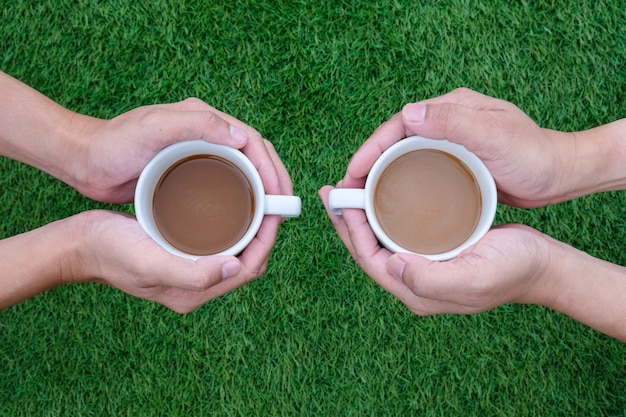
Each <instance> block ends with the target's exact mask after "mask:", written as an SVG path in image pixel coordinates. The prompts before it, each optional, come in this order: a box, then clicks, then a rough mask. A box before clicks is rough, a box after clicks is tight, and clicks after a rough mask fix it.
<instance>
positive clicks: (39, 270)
mask: <svg viewBox="0 0 626 417" xmlns="http://www.w3.org/2000/svg"><path fill="white" fill-rule="evenodd" d="M76 230H77V227H76V220H75V219H74V218H73V217H70V218H68V219H63V220H59V221H56V222H54V223H50V224H48V225H46V226H43V227H41V228H39V229H36V230H32V231H30V232H27V233H23V234H20V235H17V236H13V237H10V238H7V239H4V240H0V309H4V308H7V307H9V306H12V305H14V304H17V303H19V302H21V301H23V300H25V299H27V298H29V297H32V296H34V295H36V294H39V293H41V292H43V291H46V290H49V289H52V288H54V287H56V286H59V285H61V284H62V283H64V282H65V281H66V280H68V279H70V278H71V276H72V274H73V271H74V270H75V269H76V268H77V265H76V262H77V261H78V257H77V256H76V254H77V253H78V246H79V244H80V243H79V241H78V239H76Z"/></svg>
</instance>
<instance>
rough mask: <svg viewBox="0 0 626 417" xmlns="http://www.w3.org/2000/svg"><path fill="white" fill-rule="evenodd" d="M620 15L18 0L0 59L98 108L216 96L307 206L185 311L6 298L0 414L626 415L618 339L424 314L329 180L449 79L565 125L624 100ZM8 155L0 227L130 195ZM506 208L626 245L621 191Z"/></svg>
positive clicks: (574, 240) (616, 109) (110, 293)
mask: <svg viewBox="0 0 626 417" xmlns="http://www.w3.org/2000/svg"><path fill="white" fill-rule="evenodd" d="M625 28H626V8H625V7H624V2H623V1H620V0H612V1H602V0H584V1H580V2H575V3H571V4H570V3H567V2H566V3H564V4H563V3H562V2H556V1H520V2H508V1H507V2H499V1H496V0H489V1H487V0H478V1H467V0H447V1H424V2H418V1H415V0H384V1H383V0H371V1H363V0H361V1H357V0H341V1H335V2H323V1H307V0H299V1H298V0H293V1H288V0H261V1H259V0H244V1H236V2H235V1H233V2H210V1H202V0H186V1H183V0H181V1H166V0H152V1H143V0H139V1H137V0H135V1H130V0H128V1H124V0H111V1H108V2H95V1H86V0H42V1H26V0H7V1H5V2H3V3H2V5H1V6H0V70H2V71H5V72H7V73H8V74H10V75H12V76H14V77H16V78H18V79H20V80H22V81H24V82H26V83H27V84H29V85H31V86H33V87H34V88H36V89H38V90H39V91H41V92H43V93H44V94H46V95H48V96H49V97H51V98H52V99H54V100H55V101H57V102H59V103H61V104H63V105H64V106H66V107H68V108H70V109H72V110H74V111H77V112H81V113H85V114H89V115H92V116H97V117H101V118H111V117H114V116H115V115H117V114H119V113H122V112H124V111H127V110H130V109H132V108H134V107H137V106H141V105H147V104H154V103H162V102H172V101H178V100H181V99H184V98H186V97H189V96H195V97H199V98H201V99H203V100H205V101H207V102H208V103H210V104H211V105H213V106H215V107H217V108H219V109H221V110H223V111H225V112H227V113H230V114H232V115H234V116H235V117H237V118H239V119H241V120H243V121H244V122H246V123H248V124H249V125H251V126H253V127H255V128H257V129H258V130H259V131H260V132H261V133H262V134H263V135H264V136H265V137H266V138H268V139H269V140H271V141H272V142H273V143H274V145H275V147H276V150H277V152H278V154H279V155H280V156H281V158H282V160H283V161H284V163H285V165H286V167H287V169H288V170H289V172H290V173H291V177H292V180H293V183H294V189H295V193H296V194H297V195H300V196H301V197H302V200H303V212H302V216H301V217H299V218H297V219H290V220H288V221H287V222H286V223H285V224H284V225H283V226H282V228H281V230H280V234H279V237H278V241H277V243H276V247H275V250H274V252H273V254H272V257H271V260H270V264H269V267H268V270H267V273H266V275H265V276H264V277H263V278H261V279H259V280H256V281H254V282H252V283H250V284H248V285H246V286H244V287H242V288H240V289H237V290H236V291H234V292H232V293H230V294H227V295H225V296H223V297H221V298H219V299H216V300H214V301H212V302H210V303H208V304H207V305H205V306H203V307H202V308H200V309H198V310H196V311H195V312H193V313H191V314H188V315H184V316H181V315H178V314H176V313H173V312H171V311H169V310H167V309H166V308H164V307H162V306H160V305H158V304H154V303H151V302H148V301H143V300H139V299H136V298H132V297H130V296H128V295H126V294H124V293H122V292H120V291H117V290H115V289H113V288H109V287H106V286H102V285H98V284H87V285H74V286H66V287H61V288H57V289H55V290H53V291H50V292H47V293H44V294H41V295H39V296H37V297H34V298H33V299H31V300H28V301H25V302H23V303H21V304H19V305H17V306H14V307H12V308H9V309H7V310H5V311H3V312H0V415H2V416H26V415H33V416H66V415H85V416H90V415H107V416H108V415H171V416H196V415H228V416H238V415H300V416H305V415H315V416H318V415H341V416H353V415H354V416H356V415H376V416H379V415H380V416H384V415H394V416H395V415H420V416H439V415H448V416H451V415H463V416H467V415H476V416H492V415H516V416H518V415H519V416H525V415H532V416H535V415H541V416H557V415H559V416H572V415H584V416H593V415H602V416H609V415H610V416H620V415H621V416H625V415H626V411H625V410H626V345H625V344H623V343H621V342H618V341H616V340H614V339H611V338H609V337H607V336H604V335H602V334H599V333H597V332H595V331H593V330H591V329H589V328H587V327H585V326H584V325H582V324H579V323H577V322H575V321H573V320H572V319H570V318H568V317H566V316H564V315H562V314H560V313H556V312H553V311H550V310H548V309H545V308H543V307H537V306H528V305H506V306H502V307H499V308H496V309H494V310H492V311H489V312H485V313H481V314H477V315H473V316H456V315H440V316H434V317H416V316H414V315H413V314H411V313H410V311H408V310H407V309H406V308H405V307H404V306H403V305H402V304H401V303H400V302H399V301H397V300H396V299H394V298H393V297H392V296H391V295H389V294H388V293H386V292H385V291H384V290H382V289H381V288H380V287H378V286H377V285H376V284H375V283H374V282H373V281H372V280H370V279H369V278H368V277H367V276H366V275H365V274H363V273H362V272H361V271H360V269H359V268H358V267H357V266H356V265H355V263H354V262H353V261H352V259H351V258H350V256H349V254H348V252H347V251H346V250H345V248H344V247H343V246H342V244H341V242H340V240H339V238H338V237H337V236H336V234H335V232H334V229H333V228H332V226H331V224H330V222H329V221H328V219H327V217H326V215H325V213H324V210H323V206H322V204H321V202H320V201H319V199H318V197H317V190H318V189H319V188H320V187H321V186H322V185H324V184H334V183H335V182H336V181H338V180H339V179H340V178H341V177H342V176H343V173H344V171H345V167H346V164H347V162H348V160H349V158H350V156H351V155H352V154H353V153H354V151H355V150H356V149H357V148H358V147H359V145H360V144H361V143H362V142H363V141H364V140H365V139H366V138H367V137H368V136H369V135H370V134H371V133H372V131H373V130H374V129H375V128H376V127H377V126H378V125H379V124H380V123H382V122H383V121H384V120H386V119H387V118H389V117H390V116H391V115H392V114H394V113H396V112H397V111H399V110H400V109H401V108H402V106H403V105H404V104H405V103H408V102H411V101H417V100H420V99H424V98H428V97H432V96H436V95H440V94H443V93H445V92H448V91H450V90H452V89H454V88H456V87H460V86H465V87H470V88H472V89H475V90H478V91H480V92H482V93H485V94H489V95H492V96H496V97H499V98H502V99H506V100H509V101H512V102H514V103H515V104H517V105H518V106H519V107H520V108H522V109H523V110H524V111H526V112H527V113H528V114H529V115H530V116H531V117H532V118H533V119H535V120H536V121H537V122H538V123H539V124H540V125H542V126H545V127H549V128H553V129H557V130H564V131H575V130H582V129H587V128H591V127H594V126H596V125H599V124H603V123H607V122H610V121H613V120H616V119H619V118H622V117H624V109H625V108H626V29H625ZM0 95H1V92H0ZM42 140H45V138H42ZM0 170H1V172H2V175H1V176H0V190H1V192H0V218H2V221H1V222H0V237H8V236H12V235H15V234H18V233H22V232H24V231H27V230H31V229H34V228H36V227H39V226H41V225H43V224H46V223H49V222H51V221H53V220H56V219H59V218H64V217H68V216H71V215H72V214H75V213H77V212H80V211H84V210H88V209H92V208H108V209H114V210H121V211H127V212H131V213H132V210H133V208H132V205H124V206H110V205H104V204H100V203H96V202H93V201H90V200H88V199H86V198H84V197H82V196H81V195H79V194H78V193H77V192H75V191H74V190H72V189H71V188H69V187H67V186H66V185H64V184H62V183H60V182H59V181H58V180H56V179H54V178H52V177H50V176H48V175H46V174H43V173H41V172H39V171H36V170H35V169H33V168H30V167H27V166H24V165H22V164H19V163H17V162H15V161H11V160H8V159H6V158H0ZM496 222H497V223H510V222H513V223H524V224H527V225H530V226H532V227H535V228H537V229H539V230H541V231H542V232H544V233H547V234H549V235H551V236H553V237H555V238H557V239H559V240H562V241H565V242H567V243H569V244H571V245H573V246H575V247H577V248H579V249H582V250H585V251H587V252H589V253H591V254H592V255H594V256H597V257H600V258H602V259H605V260H608V261H611V262H614V263H617V264H620V265H626V251H625V250H624V248H625V247H626V192H611V193H604V194H599V195H594V196H588V197H584V198H580V199H577V200H574V201H571V202H566V203H561V204H558V205H555V206H551V207H546V208H540V209H533V210H521V209H514V208H510V207H506V206H500V207H499V208H498V213H497V218H496ZM0 256H1V254H0ZM0 273H2V274H10V273H11V271H0ZM625 323H626V321H625ZM625 325H626V324H625Z"/></svg>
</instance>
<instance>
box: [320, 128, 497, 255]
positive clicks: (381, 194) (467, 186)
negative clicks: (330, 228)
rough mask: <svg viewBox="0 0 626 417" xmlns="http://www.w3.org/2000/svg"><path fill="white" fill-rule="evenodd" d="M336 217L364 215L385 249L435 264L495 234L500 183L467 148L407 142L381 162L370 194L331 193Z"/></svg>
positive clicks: (427, 141)
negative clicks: (354, 211)
mask: <svg viewBox="0 0 626 417" xmlns="http://www.w3.org/2000/svg"><path fill="white" fill-rule="evenodd" d="M329 206H330V209H331V211H332V212H333V213H334V214H342V209H344V208H359V209H364V210H365V214H366V216H367V220H368V223H369V225H370V227H371V228H372V230H373V232H374V234H375V235H376V237H377V238H378V240H379V241H380V243H381V244H382V245H383V246H385V247H386V248H387V249H389V250H391V251H392V252H408V253H414V254H418V255H422V256H425V257H426V258H429V259H430V260H433V261H443V260H448V259H451V258H454V257H456V256H457V255H458V254H459V253H461V252H462V251H463V250H464V249H466V248H467V247H469V246H471V245H473V244H474V243H476V242H477V241H478V240H480V239H481V238H482V237H483V236H484V235H485V234H486V233H487V231H489V229H490V228H491V225H492V223H493V219H494V216H495V212H496V206H497V192H496V185H495V182H494V179H493V177H492V175H491V173H490V172H489V170H488V169H487V167H486V166H485V165H484V164H483V162H482V161H481V160H480V159H479V158H478V157H477V156H476V155H474V154H473V153H471V152H470V151H468V150H467V149H466V148H465V147H463V146H461V145H458V144H454V143H451V142H448V141H445V140H432V139H427V138H423V137H420V136H412V137H410V138H406V139H403V140H401V141H399V142H397V143H395V144H394V145H393V146H391V147H390V148H389V149H387V150H386V151H385V152H383V154H382V155H381V156H380V157H379V158H378V159H377V160H376V162H375V163H374V165H373V166H372V169H371V170H370V172H369V174H368V176H367V180H366V183H365V188H364V189H347V188H336V189H334V190H332V191H331V192H330V196H329Z"/></svg>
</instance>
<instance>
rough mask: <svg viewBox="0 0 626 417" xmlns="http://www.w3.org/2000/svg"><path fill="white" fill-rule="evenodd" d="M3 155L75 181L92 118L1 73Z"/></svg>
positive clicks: (64, 179)
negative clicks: (82, 139) (83, 132)
mask: <svg viewBox="0 0 626 417" xmlns="http://www.w3.org/2000/svg"><path fill="white" fill-rule="evenodd" d="M0 97H1V98H2V99H1V100H0V154H2V155H4V156H8V157H9V158H12V159H16V160H18V161H21V162H24V163H27V164H29V165H32V166H34V167H36V168H39V169H41V170H43V171H45V172H47V173H49V174H51V175H53V176H55V177H57V178H59V179H61V180H62V181H64V182H67V183H70V184H72V182H73V178H74V176H75V173H74V172H73V171H74V170H75V164H76V161H77V160H78V158H79V156H80V153H81V152H82V148H81V146H82V144H81V142H80V140H79V139H80V131H81V129H82V126H84V125H86V123H87V121H88V120H90V119H91V118H90V117H88V116H83V115H79V114H77V113H75V112H72V111H70V110H68V109H66V108H64V107H63V106H60V105H59V104H57V103H55V102H54V101H52V100H50V99H49V98H47V97H46V96H44V95H43V94H41V93H39V92H37V91H36V90H34V89H32V88H31V87H29V86H27V85H26V84H24V83H22V82H20V81H18V80H16V79H15V78H12V77H10V76H9V75H7V74H4V73H2V72H0Z"/></svg>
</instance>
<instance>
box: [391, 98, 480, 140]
mask: <svg viewBox="0 0 626 417" xmlns="http://www.w3.org/2000/svg"><path fill="white" fill-rule="evenodd" d="M488 113H489V112H488V111H485V110H478V109H475V108H473V107H468V106H464V105H461V104H456V103H450V102H445V103H424V102H419V103H410V104H407V105H406V106H404V108H403V109H402V119H403V122H404V125H405V127H406V129H407V131H409V132H412V133H413V134H417V135H420V136H424V137H427V138H430V139H446V140H448V141H450V142H453V143H457V144H459V145H463V146H465V147H466V148H467V149H469V150H470V151H476V150H477V149H478V148H479V144H480V143H481V141H482V139H484V135H485V131H486V127H488V125H487V123H488V120H487V117H488Z"/></svg>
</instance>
